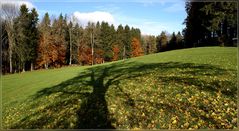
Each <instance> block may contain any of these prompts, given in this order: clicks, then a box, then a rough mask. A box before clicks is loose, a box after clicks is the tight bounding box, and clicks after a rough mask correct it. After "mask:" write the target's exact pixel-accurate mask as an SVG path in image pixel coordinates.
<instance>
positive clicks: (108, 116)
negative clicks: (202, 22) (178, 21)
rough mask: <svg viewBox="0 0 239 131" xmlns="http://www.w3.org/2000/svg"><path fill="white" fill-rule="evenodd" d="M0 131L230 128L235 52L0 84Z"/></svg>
mask: <svg viewBox="0 0 239 131" xmlns="http://www.w3.org/2000/svg"><path fill="white" fill-rule="evenodd" d="M2 83H3V87H2V92H3V95H2V101H3V112H2V113H3V127H4V128H117V129H125V128H127V129H128V128H130V129H135V128H136V129H137V128H144V129H146V128H147V129H154V128H160V129H168V128H184V129H185V128H186V129H188V128H202V129H205V128H229V129H232V128H235V127H236V122H237V119H236V118H237V110H236V109H237V106H236V100H237V97H236V91H237V48H233V47H231V48H230V47H203V48H193V49H183V50H176V51H168V52H164V53H158V54H153V55H147V56H142V57H137V58H134V59H128V60H122V61H118V62H112V63H107V64H103V65H97V66H93V67H90V66H88V67H65V68H61V69H52V70H41V71H34V72H26V73H22V74H13V75H6V76H3V77H2Z"/></svg>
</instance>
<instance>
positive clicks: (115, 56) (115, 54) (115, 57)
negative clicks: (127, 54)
mask: <svg viewBox="0 0 239 131" xmlns="http://www.w3.org/2000/svg"><path fill="white" fill-rule="evenodd" d="M112 50H113V61H117V60H118V59H119V53H120V49H119V46H118V45H114V46H113V48H112Z"/></svg>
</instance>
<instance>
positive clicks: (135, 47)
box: [131, 38, 144, 57]
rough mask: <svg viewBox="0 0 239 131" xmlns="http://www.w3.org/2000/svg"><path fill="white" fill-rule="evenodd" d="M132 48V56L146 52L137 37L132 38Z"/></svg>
mask: <svg viewBox="0 0 239 131" xmlns="http://www.w3.org/2000/svg"><path fill="white" fill-rule="evenodd" d="M131 48H132V52H131V57H137V56H142V55H143V53H144V52H143V50H142V48H141V44H140V42H139V40H138V39H137V38H133V39H132V41H131Z"/></svg>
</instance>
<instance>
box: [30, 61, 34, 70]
mask: <svg viewBox="0 0 239 131" xmlns="http://www.w3.org/2000/svg"><path fill="white" fill-rule="evenodd" d="M33 70H34V65H33V63H32V62H31V71H33Z"/></svg>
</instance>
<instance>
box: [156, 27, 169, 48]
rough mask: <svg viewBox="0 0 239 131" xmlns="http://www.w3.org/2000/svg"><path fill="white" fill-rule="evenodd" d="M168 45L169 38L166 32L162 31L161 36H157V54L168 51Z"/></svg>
mask: <svg viewBox="0 0 239 131" xmlns="http://www.w3.org/2000/svg"><path fill="white" fill-rule="evenodd" d="M167 44H168V38H167V36H166V32H165V31H162V32H161V34H160V36H157V52H161V51H166V50H167Z"/></svg>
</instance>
